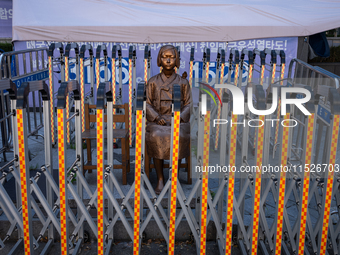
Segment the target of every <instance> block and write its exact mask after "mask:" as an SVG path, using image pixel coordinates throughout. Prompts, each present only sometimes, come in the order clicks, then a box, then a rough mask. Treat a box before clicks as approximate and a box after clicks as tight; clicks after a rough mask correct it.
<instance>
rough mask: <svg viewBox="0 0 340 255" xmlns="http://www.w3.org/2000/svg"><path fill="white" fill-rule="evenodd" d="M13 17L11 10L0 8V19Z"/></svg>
mask: <svg viewBox="0 0 340 255" xmlns="http://www.w3.org/2000/svg"><path fill="white" fill-rule="evenodd" d="M12 17H13V10H12V9H8V8H1V7H0V19H6V20H7V19H12Z"/></svg>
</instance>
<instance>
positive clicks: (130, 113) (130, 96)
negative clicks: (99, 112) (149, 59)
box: [129, 59, 133, 146]
mask: <svg viewBox="0 0 340 255" xmlns="http://www.w3.org/2000/svg"><path fill="white" fill-rule="evenodd" d="M132 68H133V67H132V59H129V145H130V146H132Z"/></svg>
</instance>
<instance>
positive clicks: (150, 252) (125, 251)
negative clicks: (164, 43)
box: [0, 239, 241, 255]
mask: <svg viewBox="0 0 340 255" xmlns="http://www.w3.org/2000/svg"><path fill="white" fill-rule="evenodd" d="M13 245H14V243H8V244H7V245H6V247H5V248H4V249H3V250H0V255H2V254H3V255H5V254H7V253H8V252H9V251H10V247H12V246H13ZM42 249H43V244H42V245H41V247H39V249H37V252H38V253H39V252H41V251H42ZM206 252H207V253H206V254H207V255H210V254H211V255H213V254H218V248H217V245H216V243H215V242H213V241H211V242H207V246H206ZM132 253H133V249H132V242H116V243H114V245H113V247H112V249H111V252H110V254H119V255H131V254H132ZM48 254H49V255H58V254H60V245H59V244H58V243H56V244H54V245H53V247H52V249H51V250H50V252H49V253H48ZM79 254H81V255H94V254H97V243H95V242H93V243H91V242H88V243H85V244H83V245H82V247H81V250H80V252H79ZM158 254H167V247H166V243H165V242H164V241H163V240H151V239H149V240H148V241H147V242H146V243H143V244H142V247H141V255H158ZM175 254H177V255H197V253H196V248H195V245H194V243H192V242H190V241H186V242H176V246H175ZM233 254H235V255H238V254H241V253H240V252H239V251H238V250H237V249H236V248H234V249H233ZM17 255H24V251H23V249H21V250H20V251H19V252H18V253H17Z"/></svg>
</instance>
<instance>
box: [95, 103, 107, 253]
mask: <svg viewBox="0 0 340 255" xmlns="http://www.w3.org/2000/svg"><path fill="white" fill-rule="evenodd" d="M97 196H98V197H97V199H98V200H97V202H98V207H97V219H98V255H103V254H104V228H105V226H104V107H102V108H100V106H98V104H97Z"/></svg>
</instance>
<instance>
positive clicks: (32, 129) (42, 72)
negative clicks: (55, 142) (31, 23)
mask: <svg viewBox="0 0 340 255" xmlns="http://www.w3.org/2000/svg"><path fill="white" fill-rule="evenodd" d="M47 62H48V60H47V48H39V49H29V50H20V51H12V52H5V53H3V54H1V56H0V69H1V70H0V80H2V79H5V80H6V79H11V81H12V82H14V83H15V84H16V85H17V87H20V86H21V84H22V83H24V82H27V81H32V80H46V79H48V67H47ZM37 96H38V100H36V97H37ZM31 99H32V101H33V103H32V108H31V109H29V111H27V114H28V117H29V119H30V116H32V113H31V111H33V126H32V123H31V121H29V122H28V128H29V130H28V135H29V136H36V138H37V137H38V136H42V135H41V134H38V131H39V130H40V129H41V128H42V127H43V113H42V100H41V97H39V94H38V95H36V93H32V95H31ZM10 112H11V108H10V100H9V95H8V93H7V92H6V91H1V92H0V119H2V120H3V121H2V122H1V124H0V126H1V140H2V148H1V149H0V153H3V157H4V160H5V161H7V157H6V152H10V150H11V146H12V141H13V136H14V134H12V132H11V131H12V128H11V119H10V118H8V115H9V114H10Z"/></svg>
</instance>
